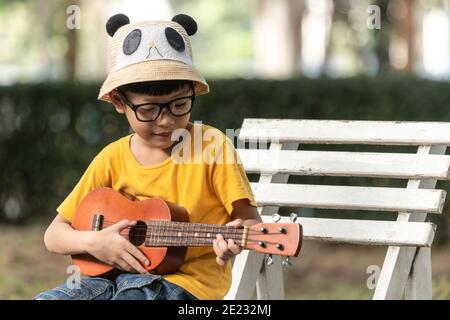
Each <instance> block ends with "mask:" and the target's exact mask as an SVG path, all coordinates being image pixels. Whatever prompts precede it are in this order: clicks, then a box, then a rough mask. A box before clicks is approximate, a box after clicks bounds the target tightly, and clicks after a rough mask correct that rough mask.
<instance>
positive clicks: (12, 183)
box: [0, 75, 450, 243]
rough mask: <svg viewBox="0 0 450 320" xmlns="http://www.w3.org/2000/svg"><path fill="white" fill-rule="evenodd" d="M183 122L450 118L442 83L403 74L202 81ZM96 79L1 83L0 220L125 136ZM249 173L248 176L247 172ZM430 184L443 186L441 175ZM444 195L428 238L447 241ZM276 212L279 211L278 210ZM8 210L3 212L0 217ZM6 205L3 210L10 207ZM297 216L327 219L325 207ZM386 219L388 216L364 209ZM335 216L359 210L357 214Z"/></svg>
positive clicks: (46, 204) (43, 203)
mask: <svg viewBox="0 0 450 320" xmlns="http://www.w3.org/2000/svg"><path fill="white" fill-rule="evenodd" d="M209 83H210V87H211V92H210V93H209V94H207V95H205V96H202V97H199V98H198V99H197V100H196V102H195V106H194V110H193V113H192V116H191V120H201V121H203V123H206V124H210V125H213V126H216V127H218V128H219V129H221V130H223V131H225V129H227V128H233V129H236V128H239V127H240V126H241V124H242V120H243V119H244V118H291V119H341V120H391V121H450V105H449V104H450V90H449V89H450V83H448V82H436V81H430V80H424V79H419V78H414V77H406V76H392V75H391V76H383V77H379V78H368V77H357V78H348V79H328V78H322V79H314V80H311V79H304V78H299V79H292V80H286V81H268V80H244V79H230V80H210V81H209ZM99 88H100V83H66V82H57V83H42V84H26V85H25V84H24V85H15V86H10V87H0V168H1V170H0V181H1V183H0V221H3V222H13V223H18V222H26V221H31V222H33V221H36V220H42V219H50V217H52V216H53V215H54V214H55V209H56V207H57V206H58V204H59V203H60V202H61V201H62V200H63V199H64V198H65V196H66V195H67V194H68V193H69V192H70V190H71V189H72V188H73V186H74V185H75V183H76V182H77V181H78V179H79V177H80V176H81V175H82V173H83V171H84V169H85V168H86V167H87V166H88V164H89V162H90V161H91V159H92V158H93V157H94V156H95V155H96V153H98V152H99V151H100V150H101V148H103V147H104V146H105V145H107V144H108V143H110V142H112V141H114V140H115V139H118V138H119V137H121V136H123V135H126V134H128V132H129V128H128V124H127V122H126V120H125V118H123V117H122V116H121V115H119V114H117V113H116V112H115V111H114V109H113V108H112V107H111V106H110V105H109V104H107V103H104V102H99V101H97V99H96V97H97V94H98V90H99ZM302 148H303V149H314V150H325V149H326V150H361V151H402V152H415V151H416V150H415V149H414V148H409V147H406V148H405V147H374V146H314V145H311V146H302ZM250 178H251V179H254V178H255V177H250ZM291 181H292V182H297V183H318V184H348V183H351V184H353V185H377V186H398V187H401V186H405V185H406V181H402V180H395V181H393V180H385V179H368V178H340V177H334V178H331V177H293V178H292V179H291ZM437 187H438V188H444V189H446V190H447V191H449V188H448V182H446V181H440V182H438V185H437ZM447 203H448V200H447V202H446V206H445V208H444V211H445V212H444V214H443V215H436V216H434V217H432V218H431V220H432V221H434V222H436V223H438V225H439V227H438V237H437V240H438V241H439V242H440V243H442V242H446V241H447V238H448V227H447V226H448V217H449V214H448V211H449V209H448V205H447ZM285 211H288V210H287V209H286V210H285ZM6 212H9V215H7V214H6ZM11 212H12V214H11ZM301 213H303V214H304V215H309V216H311V215H315V216H324V217H327V216H331V215H333V216H334V213H331V211H329V210H328V211H327V210H315V211H311V210H303V211H301ZM379 215H384V216H386V215H387V216H388V217H389V218H390V219H394V218H395V215H394V214H389V213H376V212H375V213H371V214H369V215H367V214H365V215H364V217H370V218H376V217H378V216H379ZM339 216H341V217H356V218H359V217H363V215H362V213H361V212H356V211H351V212H344V213H340V214H339Z"/></svg>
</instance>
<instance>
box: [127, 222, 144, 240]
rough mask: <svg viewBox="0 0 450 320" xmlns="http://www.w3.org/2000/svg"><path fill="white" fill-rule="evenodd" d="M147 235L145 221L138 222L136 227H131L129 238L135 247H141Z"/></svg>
mask: <svg viewBox="0 0 450 320" xmlns="http://www.w3.org/2000/svg"><path fill="white" fill-rule="evenodd" d="M146 234H147V224H146V223H145V222H144V221H138V222H137V223H136V225H134V226H133V227H131V229H130V233H129V235H128V238H129V240H130V242H131V243H132V244H134V245H135V246H140V245H141V244H143V243H144V242H145V238H146Z"/></svg>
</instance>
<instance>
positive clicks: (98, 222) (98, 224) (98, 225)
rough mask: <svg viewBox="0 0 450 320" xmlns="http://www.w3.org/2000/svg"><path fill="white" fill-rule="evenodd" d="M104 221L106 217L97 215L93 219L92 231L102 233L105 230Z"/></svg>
mask: <svg viewBox="0 0 450 320" xmlns="http://www.w3.org/2000/svg"><path fill="white" fill-rule="evenodd" d="M103 220H104V217H103V215H102V214H95V215H94V217H93V218H92V227H91V230H92V231H100V230H102V229H103Z"/></svg>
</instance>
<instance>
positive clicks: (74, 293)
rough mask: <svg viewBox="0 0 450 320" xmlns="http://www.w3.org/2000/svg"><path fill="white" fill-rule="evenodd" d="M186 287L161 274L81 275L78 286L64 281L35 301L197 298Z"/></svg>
mask: <svg viewBox="0 0 450 320" xmlns="http://www.w3.org/2000/svg"><path fill="white" fill-rule="evenodd" d="M196 299H197V298H196V297H194V296H193V295H192V294H190V293H189V292H188V291H186V290H184V289H183V288H181V287H179V286H177V285H175V284H173V283H170V282H168V281H166V280H164V279H163V278H162V277H161V276H158V275H153V274H148V275H142V274H132V273H123V274H121V275H119V276H118V277H117V278H116V279H115V280H109V279H104V278H95V277H88V278H82V279H81V281H80V285H79V288H70V287H68V286H67V284H63V285H61V286H59V287H56V288H54V289H51V290H48V291H45V292H42V293H40V294H38V295H37V296H36V297H34V298H33V300H196Z"/></svg>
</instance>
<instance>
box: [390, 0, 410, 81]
mask: <svg viewBox="0 0 450 320" xmlns="http://www.w3.org/2000/svg"><path fill="white" fill-rule="evenodd" d="M415 5H416V1H415V0H395V1H392V2H391V4H390V9H389V14H390V15H391V16H392V17H393V31H392V32H393V33H392V35H391V37H392V38H394V39H395V38H397V39H398V41H399V45H398V49H397V50H398V51H399V54H400V55H401V57H400V59H401V61H399V65H398V68H399V69H401V70H403V71H406V72H412V71H413V67H414V64H415V62H416V53H415V41H414V35H415V19H414V18H415V17H414V12H415Z"/></svg>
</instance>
